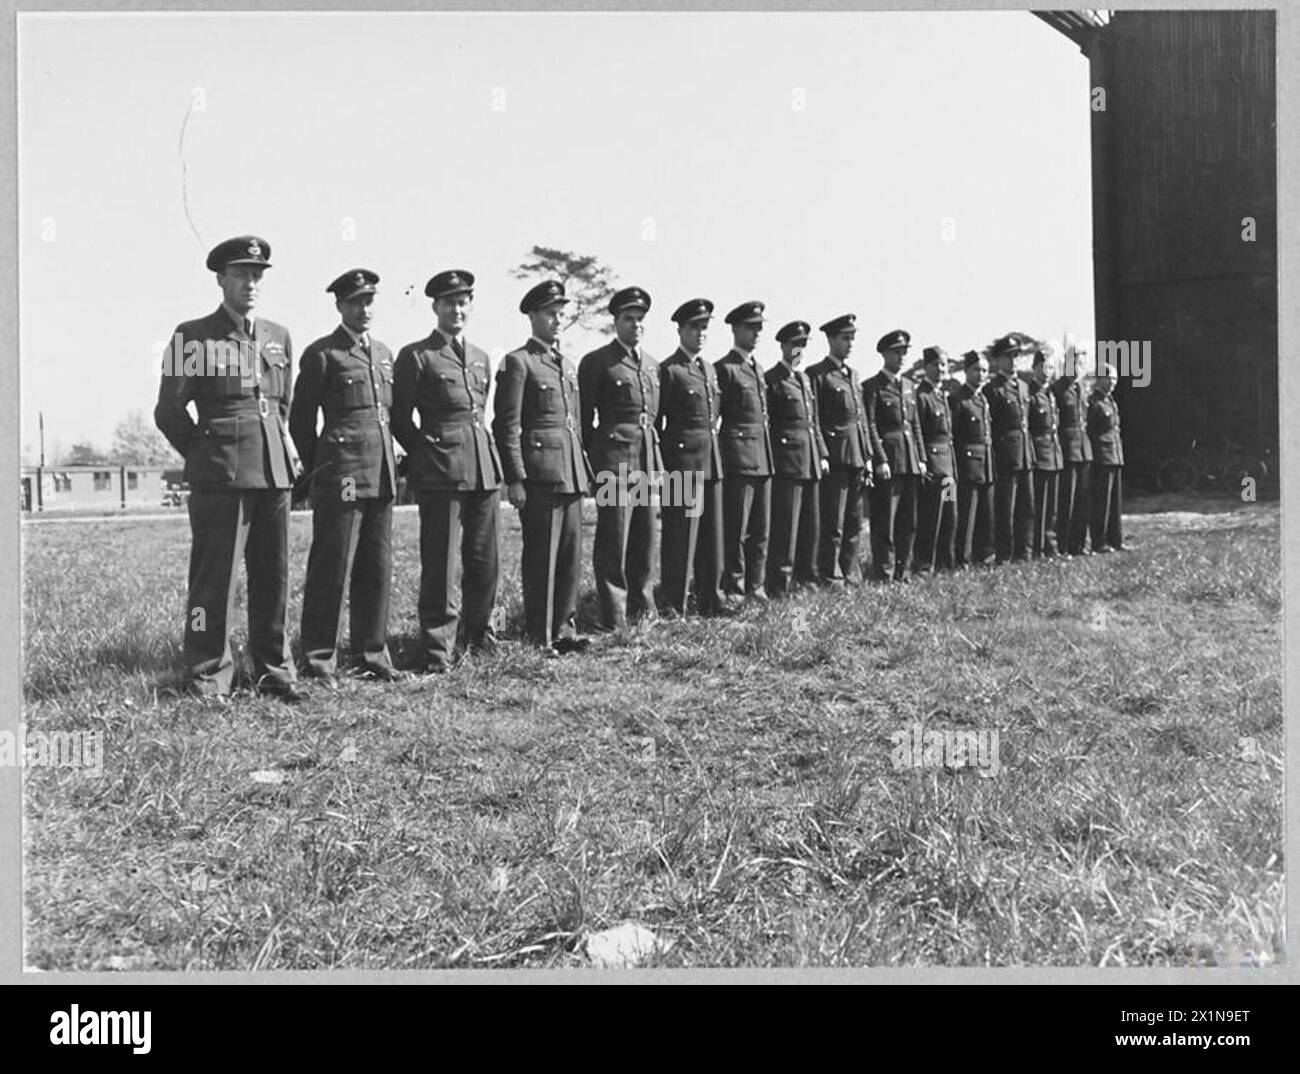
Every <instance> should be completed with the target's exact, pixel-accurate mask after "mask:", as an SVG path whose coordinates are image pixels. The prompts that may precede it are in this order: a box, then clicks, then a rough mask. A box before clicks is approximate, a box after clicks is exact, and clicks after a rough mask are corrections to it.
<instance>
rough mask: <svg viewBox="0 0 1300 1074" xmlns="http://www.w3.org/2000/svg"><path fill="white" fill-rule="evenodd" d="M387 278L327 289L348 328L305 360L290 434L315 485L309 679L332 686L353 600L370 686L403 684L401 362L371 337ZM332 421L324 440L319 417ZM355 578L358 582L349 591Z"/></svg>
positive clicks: (307, 605) (358, 656)
mask: <svg viewBox="0 0 1300 1074" xmlns="http://www.w3.org/2000/svg"><path fill="white" fill-rule="evenodd" d="M378 283H379V277H378V275H376V274H375V273H374V272H371V271H370V270H369V269H351V270H349V271H348V272H345V273H343V275H341V276H339V277H338V278H337V279H336V280H334V282H333V283H331V284H330V285H329V286H328V287H327V288H326V289H325V290H326V291H327V292H328V293H330V294H332V295H333V296H334V304H335V307H336V308H337V309H338V312H339V317H340V323H339V325H338V327H337V328H335V329H334V331H333V332H331V333H330V334H329V335H327V336H322V337H321V338H320V339H318V340H315V341H314V342H313V343H312V344H311V345H310V346H308V347H307V349H306V350H304V351H303V352H302V358H301V359H300V360H299V363H298V381H297V385H296V387H295V391H294V393H293V405H292V406H291V407H290V408H289V432H290V433H291V434H292V435H293V439H294V443H295V444H296V445H297V446H298V455H299V457H300V458H301V459H302V463H303V467H304V468H305V471H306V476H307V477H308V478H309V480H310V482H311V499H312V538H311V551H310V553H308V556H307V584H306V587H305V589H304V591H303V598H302V649H303V659H304V661H305V669H304V670H305V673H306V674H307V675H308V676H309V677H318V678H322V679H325V680H326V681H329V680H332V679H333V677H334V673H335V669H336V656H335V652H336V649H337V647H338V639H339V626H340V620H341V618H342V612H343V600H344V595H345V594H347V593H349V590H350V599H349V602H348V604H349V609H350V618H351V648H352V661H353V664H354V666H355V668H356V669H357V670H358V671H360V672H361V673H363V674H364V675H365V676H367V677H370V678H377V679H384V680H388V681H392V680H393V679H396V678H398V677H400V676H399V674H398V673H397V672H396V671H395V670H394V669H393V662H392V659H391V657H390V656H389V653H388V642H387V636H388V607H389V596H390V592H391V588H392V577H393V551H392V549H393V545H392V530H393V499H394V497H395V495H396V489H397V477H396V474H397V463H396V460H395V459H394V457H393V438H392V434H391V432H390V429H389V424H388V408H389V405H390V404H391V403H392V401H393V355H392V352H391V351H389V349H388V348H387V347H386V346H384V344H382V343H380V342H379V340H377V339H374V338H373V337H372V336H371V334H370V326H371V322H372V320H373V303H374V300H375V291H376V285H377V284H378ZM320 411H324V414H325V421H324V425H323V427H322V428H321V431H320V433H319V434H318V433H317V432H316V415H317V413H318V412H320ZM349 576H350V582H349Z"/></svg>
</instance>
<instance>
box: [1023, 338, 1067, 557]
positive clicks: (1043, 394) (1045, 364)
mask: <svg viewBox="0 0 1300 1074" xmlns="http://www.w3.org/2000/svg"><path fill="white" fill-rule="evenodd" d="M1052 366H1053V362H1052V360H1051V359H1050V358H1049V356H1048V354H1047V352H1046V351H1045V350H1044V349H1042V348H1041V347H1035V350H1034V359H1033V363H1032V366H1031V373H1030V378H1029V438H1030V439H1031V440H1032V441H1033V444H1034V470H1033V473H1034V530H1033V537H1032V539H1031V542H1030V543H1031V547H1032V548H1033V553H1034V557H1035V558H1036V559H1037V558H1039V557H1042V556H1046V557H1052V556H1055V555H1056V554H1057V548H1056V542H1055V541H1054V540H1053V533H1054V532H1055V529H1056V520H1055V513H1056V501H1057V497H1058V494H1059V493H1058V490H1059V487H1060V479H1061V466H1062V454H1061V441H1060V436H1059V434H1058V428H1059V425H1060V417H1059V415H1058V413H1057V409H1056V396H1055V395H1054V394H1053V392H1052V388H1051V383H1050V380H1051V375H1052Z"/></svg>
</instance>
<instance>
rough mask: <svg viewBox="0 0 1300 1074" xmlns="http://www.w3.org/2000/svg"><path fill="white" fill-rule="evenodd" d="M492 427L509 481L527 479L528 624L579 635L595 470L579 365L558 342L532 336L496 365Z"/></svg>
mask: <svg viewBox="0 0 1300 1074" xmlns="http://www.w3.org/2000/svg"><path fill="white" fill-rule="evenodd" d="M494 407H495V412H496V413H495V417H494V418H493V421H492V432H493V435H494V436H495V437H496V442H497V448H498V450H499V451H500V453H501V464H502V467H503V469H504V473H505V480H506V483H507V484H514V483H515V482H523V484H524V491H525V495H526V501H525V503H524V507H523V510H522V511H521V512H520V520H521V522H522V528H523V554H522V564H521V567H522V574H523V593H524V630H525V633H526V634H527V635H528V638H529V639H530V640H531V641H534V642H536V643H537V644H539V645H543V646H549V645H551V644H552V643H553V642H554V641H556V640H557V639H561V638H572V637H576V635H577V628H576V626H575V623H574V616H575V613H576V612H577V607H578V585H579V582H580V581H581V575H582V496H583V493H586V492H589V491H590V490H591V483H592V478H593V476H594V475H593V474H592V472H591V466H590V464H589V463H588V462H587V455H586V452H584V451H583V450H582V440H581V437H580V434H579V427H580V424H581V417H582V414H581V407H580V403H579V396H578V371H577V368H576V367H575V366H574V364H573V362H572V361H570V360H569V359H568V358H565V357H564V356H563V355H562V354H561V352H560V350H559V347H558V345H556V346H554V347H547V345H546V344H544V343H542V342H541V341H540V340H538V339H537V338H535V337H533V338H530V339H529V340H528V342H527V343H525V344H524V345H523V346H522V347H520V348H519V349H518V350H513V351H511V352H510V353H509V354H507V355H506V356H505V358H504V359H503V360H502V363H501V368H500V369H499V370H498V371H497V389H496V398H495V404H494Z"/></svg>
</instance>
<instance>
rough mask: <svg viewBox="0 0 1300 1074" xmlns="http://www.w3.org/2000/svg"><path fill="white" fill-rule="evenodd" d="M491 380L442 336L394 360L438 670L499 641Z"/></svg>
mask: <svg viewBox="0 0 1300 1074" xmlns="http://www.w3.org/2000/svg"><path fill="white" fill-rule="evenodd" d="M490 376H491V370H490V367H489V362H488V356H487V354H486V352H484V351H483V350H482V349H481V348H479V347H476V346H474V344H472V343H464V342H461V343H459V344H458V343H457V341H456V340H454V339H452V338H451V337H450V336H448V335H446V334H444V333H443V332H441V331H439V330H438V329H436V328H435V329H434V330H433V332H432V333H430V335H429V336H428V338H426V339H422V340H420V341H418V342H416V343H408V344H407V345H406V346H405V347H403V348H402V349H401V351H400V352H399V353H398V355H397V363H396V367H395V383H394V391H393V397H394V402H393V434H394V435H395V436H396V437H397V440H398V443H400V444H401V445H402V447H403V448H405V449H406V453H407V457H408V459H409V460H410V461H409V463H408V467H409V469H408V473H407V485H408V487H409V488H410V489H411V490H412V491H413V492H414V493H415V496H416V502H417V503H418V504H419V506H420V597H419V616H420V636H421V638H422V641H423V648H424V660H425V666H426V667H427V668H429V669H430V670H433V671H442V670H445V669H446V668H447V667H449V666H450V664H451V662H452V661H453V660H454V659H455V657H456V655H457V654H458V653H459V652H463V651H464V650H465V649H474V648H482V647H484V646H487V645H490V644H491V642H492V640H493V638H494V633H495V632H494V629H493V626H492V611H493V606H494V605H495V604H496V596H497V578H498V550H497V549H498V545H497V515H498V513H499V507H500V496H501V492H500V489H501V479H502V467H501V458H500V455H499V454H498V453H497V446H496V444H495V443H494V442H493V440H492V437H491V436H490V435H489V434H488V428H487V416H486V415H487V394H488V384H489V383H490ZM416 413H418V414H419V417H420V424H419V427H418V428H417V427H416V425H415V423H414V421H413V420H412V415H413V414H416ZM462 579H463V581H462ZM462 600H463V607H462Z"/></svg>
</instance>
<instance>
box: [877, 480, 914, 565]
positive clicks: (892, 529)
mask: <svg viewBox="0 0 1300 1074" xmlns="http://www.w3.org/2000/svg"><path fill="white" fill-rule="evenodd" d="M917 480H918V478H917V476H916V475H915V474H896V475H894V476H893V477H891V478H890V479H889V480H888V481H877V482H876V484H875V487H874V488H872V490H871V493H870V497H869V499H870V502H871V569H872V573H873V574H874V575H875V577H876V578H878V579H882V580H883V579H885V578H889V577H890V576H891V575H892V576H893V577H894V578H902V577H903V576H904V575H905V574H906V573H907V566H908V561H909V560H910V559H911V558H912V542H913V540H914V538H915V536H916V483H917Z"/></svg>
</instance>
